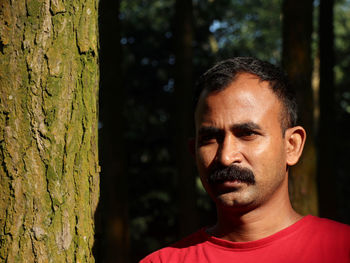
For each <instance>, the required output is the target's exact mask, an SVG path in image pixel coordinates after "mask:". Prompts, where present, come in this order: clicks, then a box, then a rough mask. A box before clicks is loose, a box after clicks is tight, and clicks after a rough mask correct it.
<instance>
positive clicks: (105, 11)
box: [99, 0, 130, 263]
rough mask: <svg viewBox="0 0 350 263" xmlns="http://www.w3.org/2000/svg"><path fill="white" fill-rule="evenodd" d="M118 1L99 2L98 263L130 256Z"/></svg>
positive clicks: (120, 259) (114, 262)
mask: <svg viewBox="0 0 350 263" xmlns="http://www.w3.org/2000/svg"><path fill="white" fill-rule="evenodd" d="M119 8H120V0H113V1H110V0H101V1H100V40H101V41H100V42H101V49H100V52H101V55H100V58H101V89H100V100H101V101H100V116H101V118H100V119H101V122H102V128H101V130H100V142H101V147H100V156H101V165H102V171H101V189H102V191H101V205H102V207H103V208H102V210H101V218H102V220H101V222H102V225H101V231H102V235H101V239H103V242H101V245H102V246H101V248H100V253H99V254H100V255H99V259H100V260H101V262H111V263H116V262H120V263H127V262H129V261H130V258H129V256H130V254H129V245H130V241H129V220H128V203H129V202H128V186H127V172H126V161H125V157H126V156H125V152H126V151H125V146H124V140H123V139H121V138H123V137H124V129H125V128H124V127H125V124H124V118H123V108H124V107H123V105H124V101H125V95H124V94H125V92H124V89H123V85H122V78H121V76H122V74H121V71H122V70H121V63H122V61H121V44H120V34H121V31H120V24H121V23H120V20H119V17H118V14H119Z"/></svg>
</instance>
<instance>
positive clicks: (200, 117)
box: [195, 73, 281, 128]
mask: <svg viewBox="0 0 350 263" xmlns="http://www.w3.org/2000/svg"><path fill="white" fill-rule="evenodd" d="M280 112H281V103H280V101H279V99H278V97H277V96H276V95H275V94H274V93H273V91H272V89H271V88H270V85H269V83H268V82H267V81H261V80H260V79H259V78H258V77H257V76H255V75H252V74H249V73H241V74H239V75H237V77H236V78H235V80H234V81H233V82H232V83H231V84H230V85H228V86H227V87H226V88H224V89H223V90H221V91H214V92H210V93H209V92H208V91H206V90H204V91H203V92H202V94H201V96H200V98H199V101H198V105H197V109H196V112H195V122H196V128H198V127H199V126H201V125H205V124H208V125H211V126H225V125H232V124H235V123H240V122H242V123H243V122H254V123H261V122H264V121H265V122H266V121H267V120H269V121H271V120H275V121H277V122H278V123H280V118H279V117H280Z"/></svg>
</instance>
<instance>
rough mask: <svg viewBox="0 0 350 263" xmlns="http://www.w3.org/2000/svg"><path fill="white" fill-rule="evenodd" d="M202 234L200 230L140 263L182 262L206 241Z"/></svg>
mask: <svg viewBox="0 0 350 263" xmlns="http://www.w3.org/2000/svg"><path fill="white" fill-rule="evenodd" d="M203 233H204V229H200V230H198V231H197V232H195V233H193V234H191V235H189V236H187V237H185V238H183V239H181V240H180V241H178V242H176V243H174V244H172V245H170V246H168V247H165V248H162V249H160V250H157V251H155V252H153V253H151V254H149V255H148V256H146V257H145V258H143V259H142V260H141V261H140V263H161V262H169V261H170V260H171V262H183V259H184V257H186V256H188V255H189V254H190V253H191V251H192V250H193V249H194V248H195V247H196V246H200V245H201V244H203V242H205V241H206V239H205V235H204V234H203Z"/></svg>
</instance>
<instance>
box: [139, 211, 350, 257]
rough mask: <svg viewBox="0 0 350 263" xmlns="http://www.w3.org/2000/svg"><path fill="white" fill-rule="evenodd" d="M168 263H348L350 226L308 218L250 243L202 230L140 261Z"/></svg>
mask: <svg viewBox="0 0 350 263" xmlns="http://www.w3.org/2000/svg"><path fill="white" fill-rule="evenodd" d="M165 262H167V263H172V262H174V263H177V262H184V263H185V262H191V263H194V262H201V263H204V262H211V263H215V262H220V263H225V262H231V263H232V262H239V263H257V262H269V263H277V262H278V263H281V262H283V263H286V262H287V263H288V262H291V263H292V262H293V263H313V262H314V263H316V262H317V263H322V262H324V263H326V262H327V263H329V262H336V263H345V262H346V263H349V262H350V226H347V225H344V224H341V223H337V222H335V221H332V220H328V219H322V218H318V217H314V216H305V217H304V218H302V219H301V220H299V221H298V222H296V223H295V224H293V225H291V226H289V227H287V228H285V229H283V230H281V231H279V232H277V233H275V234H273V235H271V236H268V237H266V238H263V239H260V240H256V241H249V242H230V241H226V240H223V239H219V238H215V237H213V236H210V235H208V234H207V233H206V232H205V229H201V230H199V231H197V232H196V233H194V234H192V235H190V236H188V237H186V238H184V239H182V240H181V241H179V242H177V243H175V244H174V245H171V246H169V247H166V248H163V249H160V250H158V251H156V252H153V253H152V254H150V255H148V256H147V257H145V258H144V259H142V260H141V261H140V263H165Z"/></svg>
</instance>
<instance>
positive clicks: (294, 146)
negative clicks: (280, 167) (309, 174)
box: [285, 126, 306, 166]
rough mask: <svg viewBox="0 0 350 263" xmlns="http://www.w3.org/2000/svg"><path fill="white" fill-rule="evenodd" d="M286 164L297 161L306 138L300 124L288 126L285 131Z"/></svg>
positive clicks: (292, 163)
mask: <svg viewBox="0 0 350 263" xmlns="http://www.w3.org/2000/svg"><path fill="white" fill-rule="evenodd" d="M285 140H286V158H287V164H288V165H289V166H292V165H294V164H296V163H297V162H298V161H299V158H300V156H301V154H302V152H303V149H304V144H305V140H306V131H305V130H304V128H303V127H301V126H295V127H292V128H289V129H287V130H286V132H285Z"/></svg>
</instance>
